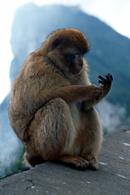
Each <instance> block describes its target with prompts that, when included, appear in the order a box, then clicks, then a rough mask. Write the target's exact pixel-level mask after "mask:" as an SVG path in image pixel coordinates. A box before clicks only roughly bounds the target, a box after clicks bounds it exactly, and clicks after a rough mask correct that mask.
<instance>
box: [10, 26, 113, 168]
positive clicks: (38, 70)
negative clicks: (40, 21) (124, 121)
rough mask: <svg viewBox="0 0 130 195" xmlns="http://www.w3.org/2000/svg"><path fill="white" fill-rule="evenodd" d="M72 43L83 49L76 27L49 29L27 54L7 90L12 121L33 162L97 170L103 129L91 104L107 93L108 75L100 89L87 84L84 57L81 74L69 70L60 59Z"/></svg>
mask: <svg viewBox="0 0 130 195" xmlns="http://www.w3.org/2000/svg"><path fill="white" fill-rule="evenodd" d="M59 45H60V50H59V48H58V47H59ZM71 47H72V49H74V48H76V49H78V50H80V51H81V52H82V54H84V53H86V52H87V51H88V42H87V40H86V39H85V37H84V35H83V34H82V33H81V32H80V31H79V30H76V29H61V30H58V31H55V32H53V33H52V34H51V35H50V36H49V37H48V38H47V40H46V41H45V43H44V44H43V45H42V47H41V48H40V49H38V50H36V51H35V52H33V53H31V54H30V55H29V57H28V58H27V60H26V61H25V63H24V66H23V68H22V70H21V72H20V74H19V75H18V77H17V79H16V80H15V82H14V85H13V88H12V96H11V101H10V109H9V116H10V121H11V125H12V127H13V129H14V131H15V132H16V134H17V136H18V137H19V138H20V139H21V140H22V141H23V143H24V144H25V148H26V154H25V157H26V160H27V161H28V162H29V163H30V164H31V165H32V166H34V165H35V164H38V163H41V162H44V161H46V160H58V161H61V162H65V163H67V164H69V165H73V166H75V167H77V168H87V167H91V168H94V169H97V168H98V155H99V152H100V149H101V145H102V127H101V124H100V119H99V116H98V113H97V112H96V110H95V108H94V105H95V104H96V103H98V102H99V101H100V100H101V99H102V98H103V97H104V96H105V95H106V94H107V93H108V91H109V89H110V85H111V80H112V77H111V75H109V76H108V75H107V77H109V78H103V77H102V78H100V83H101V84H102V85H101V86H100V87H96V86H94V85H92V84H91V83H90V81H89V78H88V68H87V64H86V62H85V60H84V59H83V67H82V70H81V71H80V72H78V73H77V74H72V73H71V72H69V71H68V69H67V67H66V64H65V62H64V60H63V58H62V57H63V56H64V53H65V52H66V51H68V49H70V48H71ZM75 66H76V65H75ZM72 71H73V70H72Z"/></svg>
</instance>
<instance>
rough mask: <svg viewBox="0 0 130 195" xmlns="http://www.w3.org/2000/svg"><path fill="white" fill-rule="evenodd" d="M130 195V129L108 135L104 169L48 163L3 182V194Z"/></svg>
mask: <svg viewBox="0 0 130 195" xmlns="http://www.w3.org/2000/svg"><path fill="white" fill-rule="evenodd" d="M35 194H38V195H44V194H45V195H86V194H87V195H130V131H122V132H116V133H114V134H111V135H109V136H106V137H105V141H104V146H103V150H102V154H101V157H100V169H99V170H98V171H91V170H86V171H79V170H74V169H72V168H69V167H66V166H63V165H59V164H54V163H45V164H42V165H39V166H36V167H35V168H32V169H31V170H29V171H25V172H22V173H19V174H15V175H12V176H10V177H7V178H5V179H3V180H1V181H0V195H35Z"/></svg>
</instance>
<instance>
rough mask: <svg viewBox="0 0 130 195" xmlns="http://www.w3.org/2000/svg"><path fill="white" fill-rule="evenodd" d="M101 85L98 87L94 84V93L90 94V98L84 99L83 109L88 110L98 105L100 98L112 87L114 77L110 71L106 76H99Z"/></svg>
mask: <svg viewBox="0 0 130 195" xmlns="http://www.w3.org/2000/svg"><path fill="white" fill-rule="evenodd" d="M98 78H99V81H98V82H99V83H100V87H96V86H94V85H93V89H94V90H93V93H92V96H91V95H90V96H89V97H90V98H89V99H86V100H85V101H82V109H83V110H88V109H89V108H91V107H93V106H94V105H96V104H97V103H98V102H100V100H101V99H102V98H103V97H104V96H106V95H107V93H108V92H109V90H110V88H111V84H112V81H113V77H112V75H111V74H110V73H108V74H107V75H106V76H105V77H102V76H99V77H98Z"/></svg>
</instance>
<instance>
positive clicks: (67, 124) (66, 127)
mask: <svg viewBox="0 0 130 195" xmlns="http://www.w3.org/2000/svg"><path fill="white" fill-rule="evenodd" d="M76 134H77V131H76V129H75V127H74V124H73V119H72V116H71V112H70V108H69V106H68V104H67V103H66V102H65V101H64V100H62V99H61V98H55V99H53V100H51V101H49V102H48V103H47V104H46V105H45V106H44V107H42V108H41V109H39V110H38V111H37V113H36V114H35V117H34V119H33V121H32V123H31V126H30V136H31V138H30V139H31V143H32V144H31V145H33V147H32V148H30V149H29V147H27V148H28V150H27V152H28V155H29V162H30V163H31V161H33V162H35V161H34V160H35V158H34V157H35V156H40V157H42V159H43V160H44V161H47V160H51V161H53V160H54V161H55V160H56V161H57V160H58V161H62V162H64V163H67V164H68V165H70V164H71V165H72V164H73V165H74V166H75V167H78V168H79V167H82V168H84V167H86V166H88V162H87V160H85V159H83V158H82V157H79V156H75V155H74V148H73V144H74V140H75V137H76ZM36 160H37V159H36Z"/></svg>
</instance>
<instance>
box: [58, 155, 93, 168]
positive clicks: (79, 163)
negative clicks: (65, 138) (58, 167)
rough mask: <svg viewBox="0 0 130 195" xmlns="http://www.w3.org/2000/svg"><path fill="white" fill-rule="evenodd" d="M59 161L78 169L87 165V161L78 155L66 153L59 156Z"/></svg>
mask: <svg viewBox="0 0 130 195" xmlns="http://www.w3.org/2000/svg"><path fill="white" fill-rule="evenodd" d="M60 161H61V162H63V163H65V164H68V165H69V166H71V167H73V168H76V169H80V170H84V169H86V168H88V166H89V162H88V161H87V160H86V159H84V158H82V157H80V156H71V155H66V156H63V157H61V158H60Z"/></svg>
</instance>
